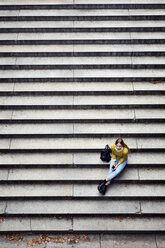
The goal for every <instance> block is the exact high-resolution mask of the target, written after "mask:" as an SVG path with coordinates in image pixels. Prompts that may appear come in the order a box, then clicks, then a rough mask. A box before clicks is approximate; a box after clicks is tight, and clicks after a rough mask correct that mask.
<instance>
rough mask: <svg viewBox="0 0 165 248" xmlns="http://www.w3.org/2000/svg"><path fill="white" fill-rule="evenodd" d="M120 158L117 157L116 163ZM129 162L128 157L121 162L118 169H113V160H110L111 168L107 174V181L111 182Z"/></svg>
mask: <svg viewBox="0 0 165 248" xmlns="http://www.w3.org/2000/svg"><path fill="white" fill-rule="evenodd" d="M118 161H119V159H118V158H117V159H116V163H115V165H116V164H117V163H118ZM127 162H128V158H126V159H125V160H124V161H123V163H121V164H120V165H119V166H118V167H117V169H116V170H113V169H112V164H113V161H112V162H110V168H109V172H108V175H107V178H109V181H107V184H110V182H111V180H112V179H113V178H114V177H116V176H117V175H118V174H119V173H120V172H121V171H122V170H123V169H124V167H125V166H126V164H127Z"/></svg>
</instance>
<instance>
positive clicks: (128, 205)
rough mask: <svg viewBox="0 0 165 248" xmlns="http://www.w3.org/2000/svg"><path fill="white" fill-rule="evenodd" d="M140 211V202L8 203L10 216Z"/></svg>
mask: <svg viewBox="0 0 165 248" xmlns="http://www.w3.org/2000/svg"><path fill="white" fill-rule="evenodd" d="M139 211H140V204H139V201H136V200H134V201H129V200H127V201H122V200H115V201H113V200H111V201H106V200H105V201H104V200H101V201H98V200H95V201H94V200H78V201H77V200H76V201H73V200H47V201H45V200H42V201H41V200H38V201H36V200H33V201H31V200H27V201H22V200H19V201H8V203H7V209H6V212H7V213H8V214H40V213H41V214H91V213H92V214H101V215H102V214H121V213H123V214H130V213H134V214H136V213H138V212H139Z"/></svg>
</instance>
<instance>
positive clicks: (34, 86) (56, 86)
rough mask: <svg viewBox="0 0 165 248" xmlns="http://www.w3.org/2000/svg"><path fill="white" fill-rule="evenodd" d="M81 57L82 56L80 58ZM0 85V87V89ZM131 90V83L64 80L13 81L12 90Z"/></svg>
mask: <svg viewBox="0 0 165 248" xmlns="http://www.w3.org/2000/svg"><path fill="white" fill-rule="evenodd" d="M81 59H82V58H81ZM5 85H6V87H8V86H10V84H7V83H6V84H5ZM1 87H3V86H1V85H0V89H1ZM116 89H117V90H118V91H124V90H127V91H133V87H132V83H131V82H128V83H124V84H123V83H122V82H121V83H120V82H119V83H117V82H116V83H115V82H110V83H104V82H97V84H96V83H93V82H87V83H86V82H85V83H84V82H81V83H79V82H74V83H70V82H66V83H62V82H61V83H53V84H52V83H51V82H48V83H47V82H45V83H15V87H14V90H15V91H22V90H24V91H32V90H33V91H46V90H48V91H57V92H58V91H101V92H102V91H113V92H114V91H116Z"/></svg>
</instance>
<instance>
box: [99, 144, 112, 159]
mask: <svg viewBox="0 0 165 248" xmlns="http://www.w3.org/2000/svg"><path fill="white" fill-rule="evenodd" d="M110 151H111V149H110V147H109V145H106V146H105V148H104V149H103V150H101V154H100V158H101V160H102V161H106V162H109V161H110V160H111V155H110Z"/></svg>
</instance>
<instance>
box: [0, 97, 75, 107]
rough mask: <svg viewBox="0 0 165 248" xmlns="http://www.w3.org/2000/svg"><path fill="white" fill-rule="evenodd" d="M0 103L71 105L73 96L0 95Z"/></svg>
mask: <svg viewBox="0 0 165 248" xmlns="http://www.w3.org/2000/svg"><path fill="white" fill-rule="evenodd" d="M0 104H2V105H43V106H44V105H72V104H73V96H63V97H61V96H48V97H46V96H30V97H29V96H23V97H22V96H19V97H18V96H12V97H3V96H2V97H1V99H0Z"/></svg>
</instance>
